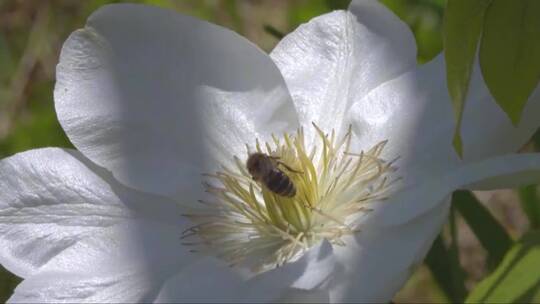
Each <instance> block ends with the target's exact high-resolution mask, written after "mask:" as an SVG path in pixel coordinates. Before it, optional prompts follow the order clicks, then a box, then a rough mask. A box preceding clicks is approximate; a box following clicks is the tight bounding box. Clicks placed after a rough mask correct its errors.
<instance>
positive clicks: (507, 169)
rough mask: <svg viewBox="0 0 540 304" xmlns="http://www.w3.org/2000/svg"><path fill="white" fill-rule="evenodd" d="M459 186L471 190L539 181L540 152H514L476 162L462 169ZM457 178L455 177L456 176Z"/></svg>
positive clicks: (512, 186)
mask: <svg viewBox="0 0 540 304" xmlns="http://www.w3.org/2000/svg"><path fill="white" fill-rule="evenodd" d="M462 171H463V172H461V173H458V174H459V176H462V178H461V179H460V181H459V183H460V187H462V188H467V189H472V190H491V189H500V188H514V187H519V186H524V185H529V184H538V183H539V182H540V154H538V153H535V154H514V155H506V156H499V157H495V158H491V159H487V160H485V161H482V162H476V163H473V164H470V165H468V166H467V167H466V168H463V169H462ZM456 178H457V177H456Z"/></svg>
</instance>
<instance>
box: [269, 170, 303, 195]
mask: <svg viewBox="0 0 540 304" xmlns="http://www.w3.org/2000/svg"><path fill="white" fill-rule="evenodd" d="M264 184H265V185H266V187H267V188H268V189H269V190H270V191H272V192H274V193H275V194H278V195H281V196H286V197H293V196H294V195H295V194H296V187H295V186H294V184H293V182H292V181H291V179H290V178H289V177H288V176H287V175H286V174H285V173H283V172H282V171H281V170H279V169H274V170H272V171H271V172H270V173H269V174H268V175H267V176H265V178H264Z"/></svg>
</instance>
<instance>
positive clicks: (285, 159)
mask: <svg viewBox="0 0 540 304" xmlns="http://www.w3.org/2000/svg"><path fill="white" fill-rule="evenodd" d="M313 127H314V128H315V131H316V134H317V136H318V137H319V142H320V144H321V145H322V147H317V145H313V146H312V147H310V148H309V149H306V147H305V140H304V132H303V129H302V128H301V129H299V130H298V131H297V133H296V134H295V135H294V136H292V135H289V134H284V135H283V137H277V136H275V135H272V140H271V142H265V143H261V142H259V140H258V139H257V140H256V141H255V147H254V151H257V152H258V153H265V154H266V155H267V156H268V157H269V159H272V160H274V161H275V166H276V168H277V169H278V170H280V171H281V172H282V173H283V174H284V175H285V176H286V178H288V179H290V182H292V184H293V185H294V187H295V189H296V194H295V195H294V197H288V196H286V195H280V194H277V193H274V192H272V191H271V190H270V189H269V188H268V187H267V186H266V185H265V184H264V183H261V182H256V181H254V180H253V178H252V177H251V176H250V174H249V173H248V170H247V168H246V165H245V159H247V157H248V156H249V154H250V153H252V151H253V150H252V149H251V148H250V147H249V145H247V144H246V150H247V151H248V154H247V155H245V157H244V158H243V159H241V158H239V157H237V156H233V160H234V163H233V164H234V165H233V166H232V168H227V167H224V166H223V167H222V171H221V172H217V173H214V174H204V175H203V176H204V177H205V178H207V179H210V180H212V181H214V182H213V183H210V182H204V183H203V185H204V187H205V189H206V191H207V192H208V193H210V194H211V195H213V196H214V197H215V201H214V200H212V201H200V202H201V203H202V204H203V205H204V206H206V207H207V208H206V209H205V210H204V211H202V212H199V213H197V214H189V215H186V216H187V217H189V218H190V219H191V220H192V221H193V222H195V223H196V225H195V226H193V227H191V228H190V229H188V230H186V231H184V233H183V234H182V237H181V238H182V240H186V239H190V238H198V239H199V241H190V242H189V244H191V246H197V247H201V248H197V249H198V250H199V251H200V250H207V251H208V252H214V254H215V255H216V256H218V257H220V258H223V259H225V260H227V261H228V262H229V263H230V264H231V265H237V264H240V263H242V264H245V265H247V266H250V267H251V268H252V269H253V270H254V271H264V270H267V269H269V268H273V267H278V266H280V265H283V264H284V263H287V262H289V261H292V260H295V259H296V258H298V257H299V256H301V254H302V253H303V252H305V251H306V250H308V249H309V248H310V247H311V246H313V245H315V244H317V243H318V242H320V241H322V240H328V241H329V242H330V243H332V244H334V245H336V246H343V245H344V244H345V243H344V241H343V239H342V238H343V237H344V236H346V235H351V234H354V233H357V232H358V231H359V229H358V226H357V223H358V221H359V219H360V218H361V217H362V216H363V215H364V214H366V213H367V212H369V211H370V210H371V209H370V208H366V207H365V206H364V205H365V204H366V203H370V202H374V201H378V200H383V199H385V198H386V197H387V196H388V193H389V191H390V190H391V187H392V186H393V185H394V184H395V182H396V181H398V180H399V178H391V174H392V173H394V172H395V171H396V170H397V168H396V167H394V164H395V162H396V161H397V158H396V159H393V160H392V161H389V162H388V161H385V160H384V159H382V158H381V157H380V156H381V154H382V151H383V150H384V147H385V145H386V144H387V141H381V142H380V143H378V144H377V145H375V146H373V147H372V148H370V149H369V150H368V151H367V152H364V151H360V152H359V153H354V152H351V151H349V149H350V147H351V139H352V136H353V135H352V128H351V127H349V129H348V130H347V132H346V134H345V135H344V136H343V138H341V139H339V140H338V139H337V138H336V137H337V136H336V132H335V131H334V130H331V132H330V135H328V134H326V133H324V132H323V130H321V129H320V128H319V127H318V126H317V125H315V124H313ZM186 243H187V242H186Z"/></svg>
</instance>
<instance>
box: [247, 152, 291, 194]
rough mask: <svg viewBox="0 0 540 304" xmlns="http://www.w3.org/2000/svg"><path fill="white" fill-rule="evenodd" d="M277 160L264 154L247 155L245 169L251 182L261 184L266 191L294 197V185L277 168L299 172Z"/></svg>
mask: <svg viewBox="0 0 540 304" xmlns="http://www.w3.org/2000/svg"><path fill="white" fill-rule="evenodd" d="M278 159H279V157H275V156H269V155H266V154H264V153H253V154H250V155H249V157H248V159H247V162H246V167H247V169H248V171H249V174H251V177H252V178H253V180H255V181H257V182H261V183H262V184H263V185H265V186H266V188H268V190H270V191H272V192H273V193H275V194H277V195H281V196H285V197H294V196H295V195H296V187H295V185H294V183H293V182H292V180H291V179H290V178H289V176H287V174H285V173H284V172H283V171H281V170H280V169H279V168H278V166H279V165H281V166H283V167H285V168H287V170H289V171H291V172H294V173H301V172H299V171H296V170H293V169H292V168H290V167H289V166H287V165H286V164H285V163H283V162H281V161H279V160H278Z"/></svg>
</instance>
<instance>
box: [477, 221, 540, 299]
mask: <svg viewBox="0 0 540 304" xmlns="http://www.w3.org/2000/svg"><path fill="white" fill-rule="evenodd" d="M539 269H540V231H532V232H530V233H529V234H527V235H526V236H525V237H524V238H523V239H522V240H520V241H519V242H518V243H517V244H515V245H514V246H513V247H512V249H511V250H510V251H509V252H508V254H507V255H506V256H505V257H504V260H503V261H502V263H501V264H500V265H499V267H497V269H496V270H495V271H494V272H493V273H492V274H491V275H490V276H488V277H487V278H485V279H484V280H483V281H481V282H480V283H479V284H478V285H477V286H476V288H475V289H474V290H473V291H472V292H471V293H470V295H469V297H468V298H467V303H531V302H533V301H536V300H538V299H540V293H539V289H540V271H539Z"/></svg>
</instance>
